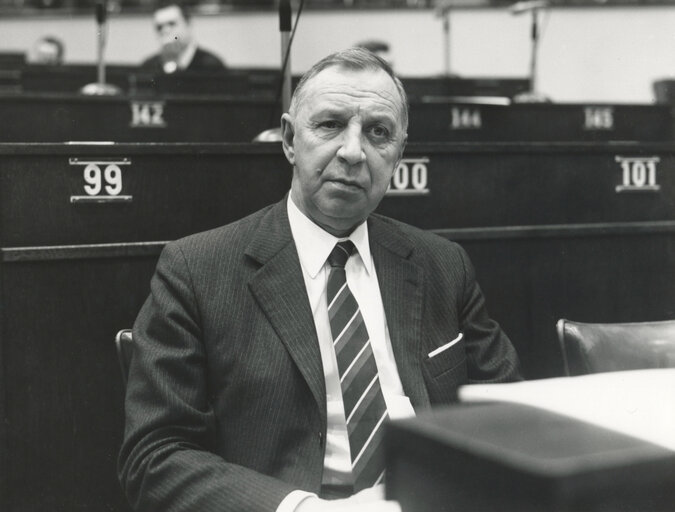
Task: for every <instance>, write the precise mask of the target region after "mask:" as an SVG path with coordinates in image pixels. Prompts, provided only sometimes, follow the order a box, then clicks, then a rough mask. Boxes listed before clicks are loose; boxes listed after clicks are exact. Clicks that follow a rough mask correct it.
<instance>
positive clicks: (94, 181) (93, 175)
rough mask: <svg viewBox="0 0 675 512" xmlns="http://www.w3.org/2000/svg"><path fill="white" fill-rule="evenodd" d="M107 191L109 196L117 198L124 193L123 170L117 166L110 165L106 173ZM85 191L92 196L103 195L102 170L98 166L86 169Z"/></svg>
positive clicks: (89, 165) (89, 166)
mask: <svg viewBox="0 0 675 512" xmlns="http://www.w3.org/2000/svg"><path fill="white" fill-rule="evenodd" d="M104 178H105V191H106V192H107V193H108V195H111V196H116V195H118V194H119V193H120V192H122V170H121V169H120V168H119V166H118V165H116V164H108V165H107V166H106V168H105V171H104ZM84 181H85V182H86V183H87V184H86V185H85V186H84V191H85V192H86V193H87V194H89V195H90V196H95V195H98V194H100V193H101V189H102V188H103V181H102V179H101V168H100V167H99V166H98V165H97V164H88V165H87V166H86V167H85V168H84Z"/></svg>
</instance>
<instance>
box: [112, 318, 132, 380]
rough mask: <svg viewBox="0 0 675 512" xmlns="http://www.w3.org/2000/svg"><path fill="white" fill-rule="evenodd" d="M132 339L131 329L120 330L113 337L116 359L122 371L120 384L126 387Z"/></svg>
mask: <svg viewBox="0 0 675 512" xmlns="http://www.w3.org/2000/svg"><path fill="white" fill-rule="evenodd" d="M133 342H134V338H133V335H132V334H131V329H122V330H121V331H119V332H118V333H117V335H116V336H115V347H116V348H117V359H118V360H119V363H120V369H121V370H122V382H124V385H125V386H126V385H127V377H128V375H129V362H130V361H131V350H132V348H133Z"/></svg>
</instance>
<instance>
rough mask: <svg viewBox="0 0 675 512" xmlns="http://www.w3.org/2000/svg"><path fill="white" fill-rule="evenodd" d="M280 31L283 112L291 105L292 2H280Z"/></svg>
mask: <svg viewBox="0 0 675 512" xmlns="http://www.w3.org/2000/svg"><path fill="white" fill-rule="evenodd" d="M279 31H280V32H281V112H282V113H283V112H288V108H289V107H290V104H291V2H290V0H281V1H280V2H279Z"/></svg>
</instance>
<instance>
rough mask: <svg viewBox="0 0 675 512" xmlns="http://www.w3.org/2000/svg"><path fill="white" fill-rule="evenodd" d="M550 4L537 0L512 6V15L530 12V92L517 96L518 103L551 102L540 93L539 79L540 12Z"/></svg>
mask: <svg viewBox="0 0 675 512" xmlns="http://www.w3.org/2000/svg"><path fill="white" fill-rule="evenodd" d="M548 5H549V3H548V2H547V1H546V0H539V1H537V0H535V1H532V2H520V3H517V4H515V5H513V6H512V8H511V9H512V11H511V12H512V14H515V15H517V14H521V13H523V12H527V11H530V14H531V23H530V41H531V44H530V90H529V91H527V92H524V93H520V94H518V95H516V96H515V97H514V98H513V99H514V101H516V102H521V103H523V102H529V103H536V102H548V101H550V100H549V99H548V98H547V97H546V96H544V95H543V94H540V93H539V92H538V86H537V83H538V77H537V55H538V53H539V39H540V37H539V36H540V34H539V11H540V10H541V9H545V8H546V7H548Z"/></svg>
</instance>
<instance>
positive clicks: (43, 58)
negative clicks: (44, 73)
mask: <svg viewBox="0 0 675 512" xmlns="http://www.w3.org/2000/svg"><path fill="white" fill-rule="evenodd" d="M34 61H35V62H36V63H37V64H49V65H57V64H61V58H60V55H59V48H58V47H57V46H56V45H55V44H54V43H50V42H49V41H40V42H39V43H38V44H37V46H36V48H35V56H34Z"/></svg>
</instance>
